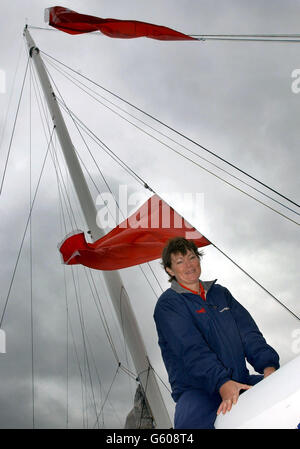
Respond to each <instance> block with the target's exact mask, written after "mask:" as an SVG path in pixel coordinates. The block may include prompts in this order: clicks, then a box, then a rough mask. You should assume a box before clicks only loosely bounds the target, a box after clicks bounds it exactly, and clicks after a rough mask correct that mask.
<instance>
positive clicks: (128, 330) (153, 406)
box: [24, 26, 172, 429]
mask: <svg viewBox="0 0 300 449" xmlns="http://www.w3.org/2000/svg"><path fill="white" fill-rule="evenodd" d="M24 36H25V38H26V41H27V45H28V50H29V55H30V57H31V58H32V60H33V63H34V65H35V68H36V71H37V73H38V77H39V81H40V83H41V86H42V89H43V92H44V95H45V98H46V102H47V105H48V108H49V111H50V114H51V118H52V121H53V124H54V126H55V130H56V133H57V136H58V139H59V142H60V145H61V148H62V151H63V153H64V157H65V160H66V163H67V166H68V169H69V172H70V176H71V179H72V181H73V184H74V187H75V191H76V194H77V197H78V200H79V203H80V206H81V208H82V211H83V215H84V217H85V220H86V224H87V226H88V229H89V230H90V232H91V238H92V240H93V241H95V240H98V239H99V238H100V237H102V236H103V235H104V232H103V230H102V229H100V228H99V227H98V225H97V223H96V215H97V210H96V207H95V203H94V201H93V198H92V196H91V193H90V191H89V188H88V185H87V182H86V180H85V177H84V174H83V171H82V169H81V166H80V163H79V161H78V158H77V155H76V152H75V149H74V146H73V143H72V140H71V137H70V135H69V132H68V129H67V127H66V124H65V121H64V119H63V116H62V113H61V110H60V107H59V105H58V102H57V99H56V96H55V93H54V91H53V88H52V86H51V83H50V79H49V77H48V74H47V71H46V69H45V66H44V63H43V60H42V58H41V56H40V52H39V49H38V48H37V47H36V45H35V42H34V41H33V39H32V37H31V35H30V33H29V31H28V28H27V26H26V27H25V29H24ZM103 276H104V279H105V283H106V286H107V289H108V291H109V294H110V298H111V301H112V303H113V306H114V309H115V312H116V315H117V317H118V320H119V323H120V326H121V329H122V330H123V333H124V338H125V341H126V343H127V345H128V348H129V351H130V354H131V357H132V360H133V363H134V366H135V369H136V372H137V376H138V379H139V381H140V384H141V386H142V389H143V391H144V394H145V396H146V399H147V402H148V404H149V406H150V411H151V414H152V417H153V420H154V425H155V427H156V428H162V429H168V428H171V427H172V423H171V420H170V417H169V414H168V411H167V408H166V406H165V403H164V401H163V398H162V394H161V391H160V389H159V386H158V383H157V379H156V377H155V375H154V372H153V369H152V367H151V365H150V362H149V358H148V356H147V351H146V347H145V344H144V341H143V338H142V335H141V332H140V330H139V326H138V323H137V320H136V317H135V315H134V312H133V309H132V306H131V303H130V300H129V296H128V294H127V292H126V289H125V287H124V285H123V283H122V279H121V276H120V274H119V272H118V271H104V272H103Z"/></svg>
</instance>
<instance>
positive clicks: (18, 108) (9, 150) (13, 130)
mask: <svg viewBox="0 0 300 449" xmlns="http://www.w3.org/2000/svg"><path fill="white" fill-rule="evenodd" d="M29 59H30V58H29V57H28V59H27V64H26V69H25V74H24V77H23V82H22V87H21V92H20V95H19V101H18V106H17V111H16V115H15V118H14V124H13V129H12V133H11V137H10V141H9V146H8V152H7V156H6V161H5V165H4V170H3V175H2V181H1V186H0V195H1V194H2V189H3V184H4V179H5V176H6V171H7V166H8V160H9V156H10V152H11V146H12V142H13V138H14V134H15V129H16V123H17V118H18V115H19V110H20V104H21V100H22V96H23V91H24V85H25V80H26V76H27V70H28V66H29Z"/></svg>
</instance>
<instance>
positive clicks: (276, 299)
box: [210, 242, 300, 321]
mask: <svg viewBox="0 0 300 449" xmlns="http://www.w3.org/2000/svg"><path fill="white" fill-rule="evenodd" d="M210 244H211V245H212V246H213V247H214V248H216V249H217V250H218V251H219V252H220V253H221V254H223V255H224V256H225V257H226V258H227V259H228V260H230V262H232V263H233V264H234V265H235V266H236V267H237V268H239V269H240V270H241V271H242V272H243V273H244V274H245V275H246V276H248V277H249V278H250V279H251V280H252V281H253V282H255V284H256V285H258V286H259V287H260V288H262V289H263V290H264V291H265V292H266V293H267V294H268V295H269V296H271V298H272V299H274V300H275V301H276V302H277V303H278V304H280V305H281V306H282V307H283V308H285V309H286V310H287V311H288V312H289V313H290V314H291V315H292V316H293V317H294V318H296V319H297V320H299V321H300V317H298V316H297V315H296V314H295V313H294V312H293V311H292V310H291V309H289V308H288V307H287V306H286V305H285V304H283V303H282V302H281V301H279V299H278V298H276V296H274V295H273V294H272V293H271V292H270V291H269V290H267V289H266V288H265V287H264V286H263V285H261V284H260V283H259V282H258V281H257V280H256V279H255V278H254V277H253V276H251V275H250V274H249V273H247V271H246V270H244V269H243V268H242V267H241V266H240V265H238V264H237V263H236V262H235V261H234V260H233V259H231V257H229V256H228V255H227V254H225V253H224V251H222V250H221V249H220V248H218V247H217V246H216V245H215V244H214V243H212V242H210Z"/></svg>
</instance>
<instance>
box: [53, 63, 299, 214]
mask: <svg viewBox="0 0 300 449" xmlns="http://www.w3.org/2000/svg"><path fill="white" fill-rule="evenodd" d="M49 64H50V65H51V66H52V67H54V68H55V69H56V70H57V71H58V72H60V73H61V74H63V76H65V77H66V78H67V79H69V80H70V81H71V82H72V83H73V84H74V85H75V86H76V87H78V88H79V89H81V90H82V91H83V92H85V93H86V94H87V95H89V96H90V97H91V98H93V99H94V100H95V101H97V102H98V103H99V104H101V105H102V106H104V107H105V108H107V109H109V110H110V111H111V112H113V113H114V114H116V115H117V116H118V117H120V118H122V119H123V120H125V121H126V122H128V123H130V124H131V125H133V126H134V127H135V128H137V129H138V130H139V131H141V132H143V133H144V134H146V135H148V136H150V137H151V138H153V139H154V140H157V141H158V142H159V143H161V144H162V145H164V146H166V147H167V148H169V149H171V150H172V151H175V150H174V149H173V148H172V147H170V146H169V145H167V144H166V143H165V142H163V141H161V140H160V139H157V138H155V137H154V136H153V135H152V134H149V133H147V132H146V131H145V130H144V129H143V128H140V127H139V126H137V125H136V124H134V123H133V122H131V121H130V120H128V119H126V118H125V117H124V116H123V115H121V114H119V113H118V112H116V111H115V110H114V109H112V108H110V107H109V106H107V105H106V104H104V103H103V102H102V101H100V100H99V99H98V98H96V97H94V96H93V95H92V94H90V93H89V92H87V91H86V90H85V89H83V88H82V87H81V86H79V85H78V84H77V82H78V83H79V84H80V85H83V86H84V87H86V88H87V89H89V90H90V91H91V92H93V93H94V94H96V95H97V96H99V97H100V98H102V99H103V100H105V101H107V102H108V103H109V104H111V105H113V106H114V107H116V108H118V109H119V110H120V111H122V112H124V113H125V114H127V115H129V116H130V117H132V118H134V119H135V120H137V121H139V122H140V123H142V124H143V125H145V126H146V127H148V128H150V129H151V130H152V131H155V132H156V133H158V134H159V135H161V136H163V137H165V138H166V139H168V140H170V141H171V142H173V143H175V144H176V145H179V146H180V147H182V148H184V149H185V150H187V151H188V152H190V153H191V154H193V155H194V156H196V157H199V158H200V159H202V160H204V161H205V162H207V163H208V164H210V165H212V166H214V167H216V168H217V169H218V170H221V171H223V172H224V173H226V174H227V175H229V176H231V177H232V178H234V179H236V180H238V181H239V182H241V183H243V184H245V185H246V186H247V187H249V188H251V189H253V190H255V191H256V192H258V193H260V194H261V195H263V196H265V197H266V198H268V199H270V200H272V201H274V202H276V203H277V204H279V205H280V206H282V207H284V208H286V209H288V210H289V211H291V212H293V213H295V214H296V215H299V216H300V213H298V212H296V211H295V210H293V209H291V208H290V207H288V206H286V205H285V204H283V203H282V202H280V201H278V200H277V199H275V198H273V197H271V196H270V195H267V194H266V193H265V192H263V191H261V190H259V189H257V188H256V187H254V186H252V185H251V184H249V183H247V182H245V181H244V180H243V179H241V178H239V177H238V176H235V175H233V174H232V173H230V172H228V171H227V170H225V169H223V168H222V167H219V166H218V165H217V164H215V163H213V162H211V161H209V160H208V159H206V158H205V157H203V156H201V155H200V154H198V153H196V152H194V151H192V150H191V149H190V148H188V147H186V146H185V145H182V144H181V143H179V142H177V141H176V140H174V139H172V138H171V137H169V136H168V135H166V134H164V133H162V132H161V131H159V130H156V129H155V128H154V127H152V126H150V125H148V124H147V123H146V122H144V121H142V120H140V119H139V118H138V117H136V116H134V115H133V114H130V113H129V112H128V111H126V110H125V109H123V108H121V107H119V106H118V105H117V104H116V103H113V102H112V101H110V100H108V99H107V98H105V97H103V96H102V95H100V94H99V93H98V92H96V91H94V90H92V89H91V88H90V87H88V86H86V85H85V84H84V83H82V82H81V81H79V80H77V79H76V78H75V77H74V76H72V75H69V74H67V73H66V72H65V71H64V70H62V69H59V68H58V67H57V66H56V65H55V64H54V63H53V62H51V61H49ZM74 80H76V82H75V81H74ZM66 107H67V106H66ZM73 121H74V119H73ZM74 123H75V124H76V122H75V121H74ZM76 126H77V125H76ZM77 129H78V128H77ZM175 152H176V151H175ZM177 154H179V155H181V153H179V152H177ZM91 156H92V155H91ZM98 169H99V168H98ZM99 171H100V169H99ZM100 174H101V176H103V175H102V172H101V171H100Z"/></svg>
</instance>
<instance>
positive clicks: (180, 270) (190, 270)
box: [166, 250, 201, 286]
mask: <svg viewBox="0 0 300 449" xmlns="http://www.w3.org/2000/svg"><path fill="white" fill-rule="evenodd" d="M166 270H167V272H168V273H169V274H170V275H171V276H175V277H176V280H177V282H179V283H180V284H183V285H185V286H188V285H193V284H196V283H197V282H198V280H199V277H200V274H201V267H200V259H199V257H197V256H196V255H195V253H193V252H192V251H190V250H187V253H186V254H185V255H183V254H181V253H175V254H171V268H166Z"/></svg>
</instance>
